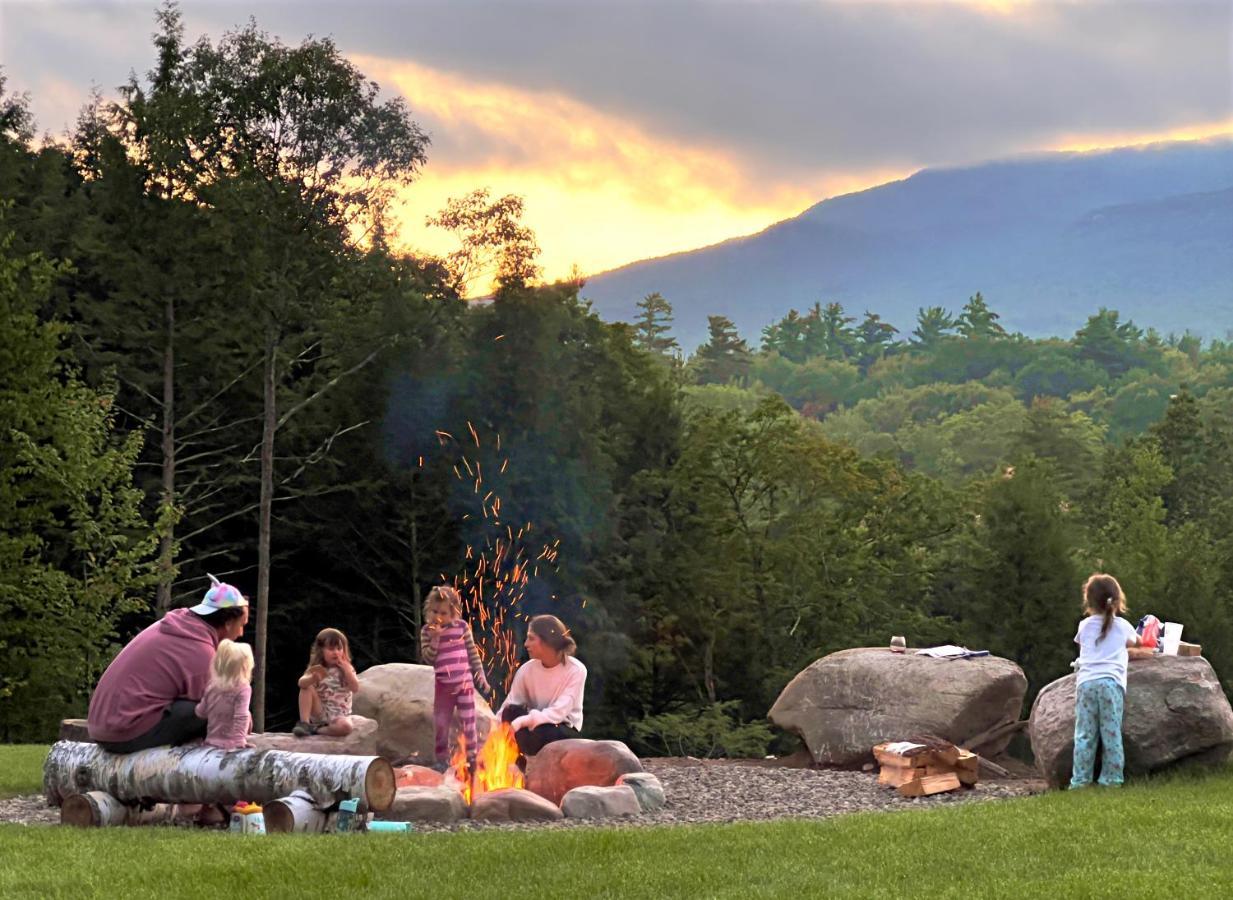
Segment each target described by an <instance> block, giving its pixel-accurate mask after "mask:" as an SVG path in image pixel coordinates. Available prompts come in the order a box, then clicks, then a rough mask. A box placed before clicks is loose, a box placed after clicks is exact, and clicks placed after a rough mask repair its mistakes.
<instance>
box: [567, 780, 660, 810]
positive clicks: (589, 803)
mask: <svg viewBox="0 0 1233 900" xmlns="http://www.w3.org/2000/svg"><path fill="white" fill-rule="evenodd" d="M561 812H563V813H564V814H565V816H566V817H567V818H570V819H610V818H612V817H614V816H634V815H637V814H638V813H640V812H642V806H641V804H639V802H638V795H637V794H635V793H634V789H633V788H632V787H630V786H629V785H627V784H619V785H613V786H612V787H597V786H594V785H586V786H583V787H576V788H574V789H573V790H571V791H568V792H567V793H566V794H565V796H564V797H563V798H562V800H561Z"/></svg>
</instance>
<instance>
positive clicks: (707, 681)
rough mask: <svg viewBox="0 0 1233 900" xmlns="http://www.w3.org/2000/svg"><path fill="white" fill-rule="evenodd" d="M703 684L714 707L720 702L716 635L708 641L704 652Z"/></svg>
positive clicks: (709, 637) (711, 636)
mask: <svg viewBox="0 0 1233 900" xmlns="http://www.w3.org/2000/svg"><path fill="white" fill-rule="evenodd" d="M702 683H703V685H705V687H706V699H708V700H710V701H711V704H712V705H714V704H715V703H717V702H718V695H717V694H716V692H715V633H714V632H712V633H711V634H710V635H709V636H708V637H707V639H706V647H705V648H704V649H703V651H702Z"/></svg>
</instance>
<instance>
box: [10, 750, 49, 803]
mask: <svg viewBox="0 0 1233 900" xmlns="http://www.w3.org/2000/svg"><path fill="white" fill-rule="evenodd" d="M47 750H48V747H47V746H46V745H44V744H0V797H13V796H16V795H17V794H37V793H41V792H42V790H43V760H44V759H45V758H46V757H47Z"/></svg>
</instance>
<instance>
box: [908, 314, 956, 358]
mask: <svg viewBox="0 0 1233 900" xmlns="http://www.w3.org/2000/svg"><path fill="white" fill-rule="evenodd" d="M955 325H956V322H955V318H954V316H952V315H951V314H950V313H948V312H947V311H946V310H945V309H943V308H942V307H940V306H930V307H929V308H927V309H926V308H924V307H921V308H920V309H918V310H917V311H916V327H915V328H914V329H912V338H913V340H912V347H913V348H914V349H920V350H930V349H932V348H933V347H935V346H937V345H938V344H939V343H940V342H941V341H942V339H943V338H945V337H947V336H948V335H949V334H950V332H951V331H953V330H954V328H955Z"/></svg>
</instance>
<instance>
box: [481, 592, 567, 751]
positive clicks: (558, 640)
mask: <svg viewBox="0 0 1233 900" xmlns="http://www.w3.org/2000/svg"><path fill="white" fill-rule="evenodd" d="M524 646H525V647H526V648H527V655H528V656H530V657H531V658H530V659H528V660H527V661H526V662H525V663H523V664H522V665H521V666H519V667H518V671H517V672H515V673H514V681H513V684H511V685H510V689H509V696H508V697H506V698H505V702H504V703H502V704H501V708H500V709H499V710H497V717H498V718H499V719H500V720H501V721H503V722H509V723H510V726H511V727H512V728H513V729H514V740H515V741H517V742H518V749H519V750H520V751H522V754H523V756H524V757H525V756H534V755H535V754H536V753H538V752H539V751H540V749H541V748H542V747H543V746H544V745H545V744H548V743H551V742H553V741H560V740H564V739H566V738H576V737H578V733H579V731H580V730H581V729H582V692H583V690H584V689H585V688H586V682H587V667H586V666H584V665H583V664H582V663H581V662H579V661H578V659H577V658H576V657H575V656H574V653H575V652H576V651H577V649H578V645H577V644H575V643H574V639H573V637H572V636H571V635H570V633H569V629H568V628H566V627H565V623H564V622H562V621H561V620H560V619H558V618H557V617H556V616H535V617H534V618H533V619H531V622H530V625H529V627H528V628H527V640H526V643H525V644H524ZM519 762H520V763H521V762H522V760H519Z"/></svg>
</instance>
